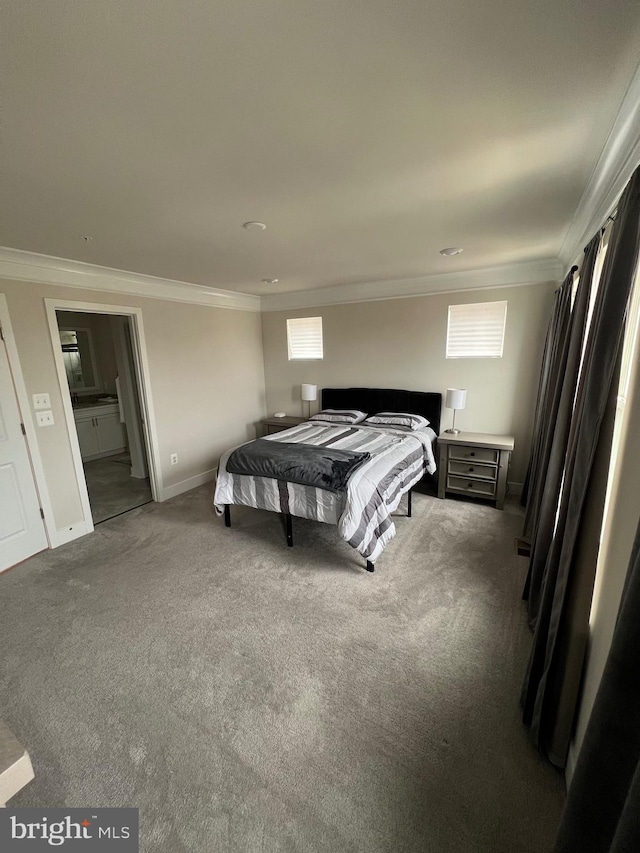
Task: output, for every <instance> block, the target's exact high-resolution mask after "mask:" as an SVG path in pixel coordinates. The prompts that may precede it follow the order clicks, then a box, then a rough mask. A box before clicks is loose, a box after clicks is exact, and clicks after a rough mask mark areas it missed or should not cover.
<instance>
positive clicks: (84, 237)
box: [80, 234, 93, 243]
mask: <svg viewBox="0 0 640 853" xmlns="http://www.w3.org/2000/svg"><path fill="white" fill-rule="evenodd" d="M80 239H81V240H83V241H84V242H85V243H90V242H91V241H92V240H93V237H90V236H89V235H88V234H81V235H80Z"/></svg>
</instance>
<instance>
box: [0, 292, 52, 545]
mask: <svg viewBox="0 0 640 853" xmlns="http://www.w3.org/2000/svg"><path fill="white" fill-rule="evenodd" d="M0 326H2V334H3V337H4V345H5V348H6V351H7V358H8V361H9V370H10V372H11V378H12V380H13V388H14V390H15V392H16V399H17V401H18V412H19V414H20V419H21V421H22V423H23V424H24V430H25V443H26V445H27V453H28V456H29V461H30V463H31V473H32V475H33V481H34V483H35V487H36V494H37V496H38V500H39V501H40V508H41V509H42V513H43V516H44V517H43V519H42V521H43V524H44V530H45V533H46V536H47V542H48V544H49V548H55V547H56V545H59V544H61V543H60V542H58V531H57V528H56V522H55V518H54V515H53V507H52V505H51V498H50V496H49V489H48V488H47V481H46V478H45V475H44V465H43V464H42V456H41V455H40V446H39V444H38V437H37V434H36V428H35V425H34V422H33V415H32V411H31V405H30V403H29V395H28V393H27V386H26V385H25V382H24V376H23V374H22V365H21V364H20V357H19V355H18V347H17V345H16V339H15V336H14V334H13V326H12V325H11V315H10V314H9V304H8V302H7V297H6V296H5V295H4V293H0Z"/></svg>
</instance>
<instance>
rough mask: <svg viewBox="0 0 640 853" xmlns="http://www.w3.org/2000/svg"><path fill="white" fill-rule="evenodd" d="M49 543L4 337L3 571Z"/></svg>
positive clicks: (0, 414)
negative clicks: (41, 514)
mask: <svg viewBox="0 0 640 853" xmlns="http://www.w3.org/2000/svg"><path fill="white" fill-rule="evenodd" d="M46 547H47V536H46V533H45V529H44V522H43V520H42V518H41V516H40V505H39V501H38V495H37V492H36V487H35V484H34V482H33V474H32V472H31V463H30V462H29V455H28V453H27V445H26V441H25V437H24V435H23V433H22V427H21V421H20V412H19V410H18V403H17V401H16V396H15V391H14V388H13V380H12V378H11V373H10V371H9V361H8V359H7V351H6V349H5V345H4V342H3V341H2V340H0V572H1V571H4V569H8V568H9V566H14V565H15V564H16V563H19V562H20V561H21V560H26V559H27V557H30V556H31V555H32V554H36V553H37V552H38V551H42V550H43V549H44V548H46Z"/></svg>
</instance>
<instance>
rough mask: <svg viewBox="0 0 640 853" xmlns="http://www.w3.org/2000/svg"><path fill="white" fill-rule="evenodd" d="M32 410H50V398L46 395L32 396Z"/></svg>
mask: <svg viewBox="0 0 640 853" xmlns="http://www.w3.org/2000/svg"><path fill="white" fill-rule="evenodd" d="M32 399H33V408H34V409H50V408H51V398H50V397H49V395H48V394H34V395H33V398H32Z"/></svg>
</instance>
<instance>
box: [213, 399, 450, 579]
mask: <svg viewBox="0 0 640 853" xmlns="http://www.w3.org/2000/svg"><path fill="white" fill-rule="evenodd" d="M322 408H323V409H359V410H360V411H361V412H366V413H367V414H368V415H375V414H376V412H410V413H411V414H412V415H422V416H423V417H425V418H426V419H427V420H428V421H429V426H430V427H431V429H432V430H433V431H434V432H435V434H436V435H438V434H439V432H440V412H441V410H442V394H438V393H435V392H426V391H400V390H397V389H394V388H323V389H322ZM411 492H412V490H411V489H410V490H409V491H408V492H407V517H408V518H411ZM282 515H283V516H284V524H285V533H286V537H287V545H288V546H289V548H292V547H293V521H292V516H291V513H288V512H285V513H282ZM224 523H225V525H226V526H227V527H231V505H230V504H225V507H224ZM366 568H367V571H368V572H373V571H374V569H375V567H374V564H373V563H372V562H371V561H370V560H367V566H366Z"/></svg>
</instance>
